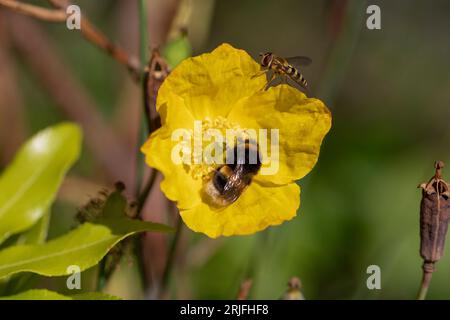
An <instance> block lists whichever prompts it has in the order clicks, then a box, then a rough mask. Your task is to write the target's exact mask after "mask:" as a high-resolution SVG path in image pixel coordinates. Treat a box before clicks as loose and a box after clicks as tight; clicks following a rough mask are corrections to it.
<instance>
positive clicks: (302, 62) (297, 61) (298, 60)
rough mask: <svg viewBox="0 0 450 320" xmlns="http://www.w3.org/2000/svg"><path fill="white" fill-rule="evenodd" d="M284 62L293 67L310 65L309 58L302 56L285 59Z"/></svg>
mask: <svg viewBox="0 0 450 320" xmlns="http://www.w3.org/2000/svg"><path fill="white" fill-rule="evenodd" d="M286 61H287V62H288V63H289V64H292V65H293V66H308V65H310V64H311V62H312V60H311V58H308V57H304V56H297V57H290V58H286Z"/></svg>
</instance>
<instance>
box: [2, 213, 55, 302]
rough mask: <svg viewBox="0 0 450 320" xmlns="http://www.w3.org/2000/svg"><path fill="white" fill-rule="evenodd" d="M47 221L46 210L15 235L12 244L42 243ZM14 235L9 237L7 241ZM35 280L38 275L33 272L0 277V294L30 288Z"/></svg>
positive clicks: (47, 224)
mask: <svg viewBox="0 0 450 320" xmlns="http://www.w3.org/2000/svg"><path fill="white" fill-rule="evenodd" d="M49 222H50V212H49V211H47V212H46V213H45V214H44V215H43V216H42V217H41V218H40V219H39V221H38V222H37V223H35V224H34V226H32V227H31V228H30V229H28V230H26V231H25V232H23V233H21V234H19V235H16V236H17V239H16V240H15V242H14V245H20V244H41V243H44V242H45V240H46V238H47V233H48V226H49ZM16 236H14V237H16ZM14 237H11V238H9V239H8V241H9V240H10V239H12V238H14ZM8 241H6V242H5V243H7V242H8ZM37 281H38V276H37V275H36V274H33V273H21V274H15V275H11V276H9V277H5V278H3V279H0V295H1V294H2V293H3V294H15V293H18V292H21V291H25V290H27V289H31V288H33V286H34V284H35V283H36V282H37Z"/></svg>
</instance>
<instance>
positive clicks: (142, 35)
mask: <svg viewBox="0 0 450 320" xmlns="http://www.w3.org/2000/svg"><path fill="white" fill-rule="evenodd" d="M147 28H148V21H147V0H140V1H139V39H140V42H139V43H140V60H141V65H142V66H145V65H146V64H147V59H148V58H147V57H148V54H147V46H148V34H147ZM143 78H145V77H143ZM141 81H142V83H144V81H145V79H141ZM143 106H144V108H145V101H143ZM138 134H139V136H138V146H137V150H136V152H137V155H136V185H135V194H136V198H137V199H138V206H139V207H138V214H139V216H140V213H141V212H140V211H141V210H142V207H143V202H145V198H146V197H147V195H148V194H149V192H150V189H151V187H150V188H149V189H148V191H146V190H147V188H145V189H144V190H143V192H141V186H142V177H143V174H144V157H143V155H142V154H141V152H140V146H141V145H142V143H143V142H144V141H145V139H146V138H147V131H146V130H145V122H144V117H142V120H141V123H140V127H139V133H138ZM150 180H151V179H150ZM152 185H153V183H152ZM144 196H145V198H143V197H144ZM135 256H136V260H137V265H138V270H139V275H140V277H141V280H142V282H141V283H142V285H143V287H144V291H145V288H146V284H147V283H146V277H145V267H146V266H145V263H144V259H143V256H142V236H138V237H136V240H135Z"/></svg>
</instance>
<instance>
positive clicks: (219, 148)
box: [186, 116, 246, 180]
mask: <svg viewBox="0 0 450 320" xmlns="http://www.w3.org/2000/svg"><path fill="white" fill-rule="evenodd" d="M245 134H246V133H245V130H243V129H242V128H241V127H240V126H239V124H237V123H234V122H232V121H230V120H228V119H226V118H225V117H221V116H219V117H216V118H214V119H211V118H209V117H206V118H205V119H203V120H201V134H200V135H199V136H200V137H199V138H200V139H202V143H201V148H194V151H193V152H192V155H191V157H192V158H191V160H192V161H191V164H190V165H186V166H187V167H188V168H186V169H187V170H188V171H189V173H190V174H191V176H192V177H193V178H194V179H203V180H206V179H208V178H209V177H210V174H211V172H213V171H214V170H215V169H216V168H217V166H218V165H220V164H223V163H225V160H226V158H225V157H226V151H227V148H232V147H233V146H234V145H235V143H236V139H238V138H243V137H245ZM194 140H195V137H194ZM194 159H197V161H194ZM198 160H200V161H198Z"/></svg>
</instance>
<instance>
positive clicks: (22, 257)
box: [0, 217, 172, 278]
mask: <svg viewBox="0 0 450 320" xmlns="http://www.w3.org/2000/svg"><path fill="white" fill-rule="evenodd" d="M143 231H153V232H171V231H172V228H170V227H168V226H165V225H162V224H157V223H152V222H147V221H140V220H133V219H129V218H125V217H120V218H100V219H98V220H96V223H95V224H93V223H84V224H83V225H81V226H80V227H78V228H77V229H75V230H73V231H71V232H69V233H67V234H66V235H64V236H62V237H59V238H56V239H54V240H51V241H49V242H47V243H45V244H41V245H20V246H13V247H10V248H7V249H4V250H2V251H0V278H2V277H6V276H8V275H11V274H15V273H18V272H24V271H28V272H34V273H38V274H40V275H44V276H62V275H67V274H68V270H67V268H68V267H69V266H71V265H77V266H78V267H79V268H80V270H81V271H83V270H86V269H88V268H90V267H92V266H94V265H96V264H97V263H98V262H99V261H100V260H101V259H102V258H103V257H104V256H105V255H106V253H107V252H108V251H109V250H110V249H111V248H112V247H113V246H114V245H115V244H116V243H118V242H119V241H120V240H122V239H124V238H126V237H128V236H130V235H132V234H135V233H137V232H143Z"/></svg>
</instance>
